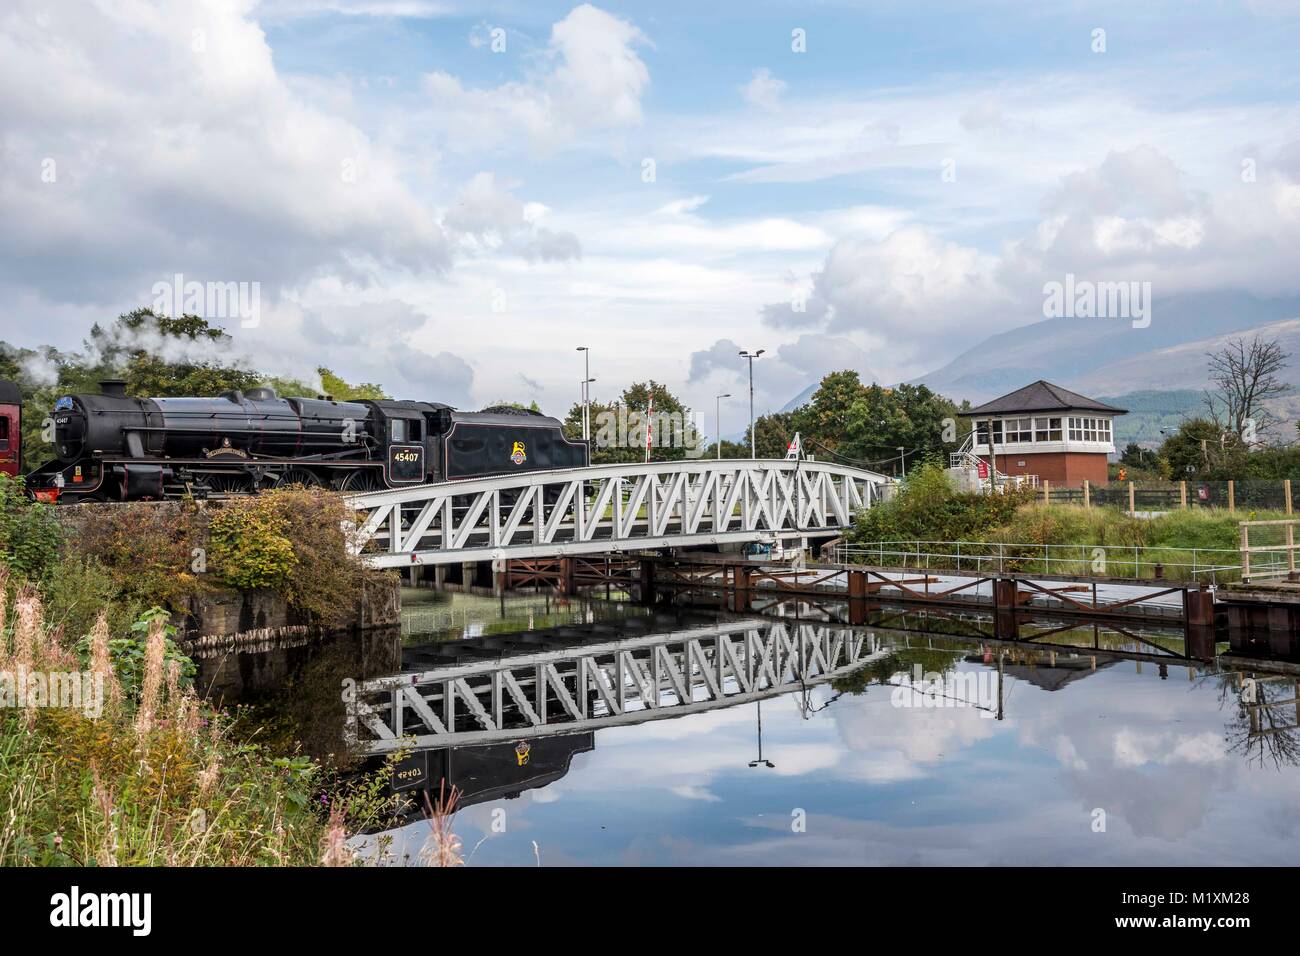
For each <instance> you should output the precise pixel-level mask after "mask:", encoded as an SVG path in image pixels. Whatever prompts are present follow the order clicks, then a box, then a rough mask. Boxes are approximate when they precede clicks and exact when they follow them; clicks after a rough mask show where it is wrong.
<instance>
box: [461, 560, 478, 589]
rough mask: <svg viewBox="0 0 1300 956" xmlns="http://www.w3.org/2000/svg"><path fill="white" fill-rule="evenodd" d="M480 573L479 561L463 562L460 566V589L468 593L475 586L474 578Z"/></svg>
mask: <svg viewBox="0 0 1300 956" xmlns="http://www.w3.org/2000/svg"><path fill="white" fill-rule="evenodd" d="M477 573H478V562H477V561H462V562H461V564H460V587H461V590H463V591H468V590H469V589H470V588H472V587H473V586H474V576H475V574H477Z"/></svg>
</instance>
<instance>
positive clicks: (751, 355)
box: [740, 349, 767, 458]
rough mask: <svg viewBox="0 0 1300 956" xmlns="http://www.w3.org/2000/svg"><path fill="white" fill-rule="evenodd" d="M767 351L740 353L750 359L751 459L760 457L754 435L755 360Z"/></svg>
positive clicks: (742, 356)
mask: <svg viewBox="0 0 1300 956" xmlns="http://www.w3.org/2000/svg"><path fill="white" fill-rule="evenodd" d="M766 351H767V349H759V350H758V351H756V352H748V351H744V352H741V353H740V357H741V358H744V359H749V457H750V458H757V457H758V451H757V448H758V442H757V436H756V435H755V434H754V359H756V358H758V357H759V356H760V355H762V354H763V353H764V352H766Z"/></svg>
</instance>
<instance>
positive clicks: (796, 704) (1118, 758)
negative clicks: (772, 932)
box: [207, 591, 1300, 866]
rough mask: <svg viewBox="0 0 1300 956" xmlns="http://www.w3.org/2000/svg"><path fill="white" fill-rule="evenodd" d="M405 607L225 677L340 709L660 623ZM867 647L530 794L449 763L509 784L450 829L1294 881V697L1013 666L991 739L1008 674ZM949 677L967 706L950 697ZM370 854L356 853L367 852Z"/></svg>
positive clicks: (882, 633) (424, 832) (430, 604)
mask: <svg viewBox="0 0 1300 956" xmlns="http://www.w3.org/2000/svg"><path fill="white" fill-rule="evenodd" d="M403 600H404V609H405V610H404V616H405V621H404V624H403V627H402V632H401V634H400V636H394V637H392V638H390V640H391V641H393V642H400V645H401V647H400V648H396V649H392V648H389V649H386V650H383V651H382V652H376V651H375V650H374V648H369V649H364V650H363V651H356V650H349V651H348V652H347V653H346V654H343V655H342V657H341V663H340V660H335V659H334V658H331V657H330V656H329V655H328V654H323V653H322V652H319V651H308V650H298V651H292V652H290V653H291V655H292V654H297V655H298V657H292V656H291V657H290V658H289V659H287V660H282V661H281V660H279V659H277V661H278V663H276V664H275V665H274V666H271V665H269V664H267V663H266V662H262V661H256V662H254V661H241V662H238V663H234V664H232V662H231V661H229V660H226V661H223V662H222V667H223V668H224V670H223V673H226V674H228V675H229V674H243V675H249V674H255V673H256V672H257V670H258V668H261V667H265V668H267V669H268V670H269V671H273V672H274V673H275V674H277V675H281V674H286V673H287V674H289V675H291V677H292V679H293V681H294V682H295V686H296V687H299V688H303V687H308V686H312V685H313V684H314V685H318V686H319V687H321V688H322V690H323V693H324V694H325V695H326V696H327V697H329V698H331V699H332V700H337V693H336V690H335V689H336V688H337V687H338V682H337V681H338V676H339V673H340V668H342V670H344V671H348V672H349V673H358V668H361V667H362V663H363V662H362V658H364V670H365V672H366V673H369V674H375V673H393V672H395V671H396V670H397V669H399V668H400V667H401V666H402V665H401V663H400V658H401V657H402V655H403V654H405V656H406V658H407V666H408V667H409V666H411V664H410V662H411V659H412V654H413V653H414V651H413V649H414V648H416V647H426V646H428V645H433V644H439V643H443V642H474V641H481V640H483V639H485V638H489V637H490V638H492V640H494V641H497V640H501V639H504V640H505V641H507V642H508V641H510V640H513V639H515V638H519V639H521V640H522V639H526V638H527V636H528V635H530V634H535V633H536V632H538V631H542V630H545V629H548V628H556V627H574V626H581V625H594V626H595V627H596V628H598V629H600V630H601V631H602V633H604V634H606V635H608V634H609V633H611V632H613V633H616V632H617V631H618V629H619V628H620V627H629V628H632V627H635V628H639V629H640V630H641V632H643V631H644V629H645V628H646V627H647V626H650V619H649V617H648V615H649V612H648V611H647V610H646V609H644V608H641V607H638V606H636V605H635V604H631V603H621V602H619V601H617V600H613V601H602V600H579V599H573V600H567V599H563V598H556V597H553V596H540V595H539V596H518V597H511V598H509V599H506V600H500V599H493V598H485V597H477V596H471V595H461V594H444V593H436V592H432V591H407V592H405V593H404V595H403ZM660 617H661V618H662V615H660ZM694 623H698V619H696V620H695V621H694ZM656 626H657V627H659V628H662V627H663V626H664V625H663V623H662V620H660V621H659V622H658V624H657V625H656ZM875 639H876V640H877V641H878V642H879V643H880V645H881V646H883V647H885V648H887V649H889V650H890V656H889V657H888V658H887V659H886V661H885V662H884V663H881V664H877V665H876V666H874V667H873V668H871V669H870V670H869V671H866V672H859V673H857V674H855V675H853V676H851V677H847V678H843V679H840V680H837V681H836V682H834V683H832V684H823V685H819V686H814V687H810V688H807V689H806V690H802V691H796V692H794V693H791V694H786V695H784V696H780V697H776V698H772V699H769V700H766V701H764V702H762V703H761V704H755V703H747V704H741V705H736V706H731V707H723V708H721V709H716V710H711V711H707V712H704V713H698V714H691V715H686V716H680V717H674V718H671V719H662V720H657V721H651V722H646V723H641V724H636V725H631V726H620V727H608V728H603V729H598V730H596V731H594V732H593V733H588V734H581V735H575V734H569V735H561V736H557V737H550V738H546V737H536V738H533V739H532V746H533V751H532V764H533V766H532V770H533V776H532V777H531V778H528V779H526V780H524V781H523V782H522V783H521V782H519V781H520V780H521V779H522V778H521V777H520V774H519V773H516V772H515V771H514V768H513V765H514V764H515V762H516V757H515V753H514V749H513V745H498V746H496V747H495V748H479V749H478V750H477V751H475V752H474V753H472V754H471V753H469V752H468V751H466V752H465V753H464V754H459V755H458V754H453V755H452V759H453V760H454V761H457V766H460V767H462V768H465V767H469V766H471V765H472V766H473V767H474V768H475V770H476V772H477V779H478V780H479V781H480V783H482V781H484V780H488V781H490V780H491V779H493V778H494V774H496V773H497V772H498V771H500V773H501V774H502V778H503V779H506V780H510V779H511V778H512V777H513V779H514V781H515V782H514V783H511V784H508V785H505V786H502V787H499V788H497V789H492V788H490V787H486V786H480V787H479V788H478V792H473V790H474V788H473V787H470V788H469V791H467V794H466V799H465V805H464V806H463V807H462V808H461V809H460V811H459V812H458V813H457V814H456V816H455V819H454V828H455V832H456V833H457V835H458V836H459V837H460V839H461V841H462V843H463V845H464V850H465V853H466V855H468V856H469V857H470V859H469V862H470V864H471V865H476V866H477V865H514V866H535V865H537V863H538V862H539V860H540V862H541V864H542V865H547V866H556V865H564V864H609V865H693V864H718V865H764V864H794V865H818V864H821V865H825V864H849V865H861V864H886V865H890V864H893V865H897V864H927V865H936V864H937V865H943V864H973V865H982V864H1029V865H1115V864H1119V865H1123V864H1145V865H1153V864H1155V865H1158V864H1206V865H1215V864H1245V865H1249V864H1257V865H1278V864H1294V862H1295V860H1296V859H1297V855H1298V852H1300V824H1298V823H1297V821H1300V767H1298V766H1297V762H1298V761H1300V733H1298V732H1297V731H1296V730H1295V726H1296V724H1297V723H1298V722H1300V711H1298V710H1297V707H1298V706H1300V705H1297V704H1295V703H1294V700H1293V699H1294V698H1295V697H1296V696H1297V693H1296V689H1297V688H1296V683H1295V678H1294V677H1285V678H1279V679H1274V680H1271V681H1269V682H1267V683H1264V684H1261V685H1259V693H1260V694H1261V695H1262V696H1263V697H1264V698H1265V699H1271V700H1275V701H1279V702H1282V701H1287V703H1279V704H1277V705H1273V706H1269V707H1266V708H1259V709H1257V710H1256V713H1257V717H1256V719H1255V721H1254V722H1253V724H1252V720H1251V711H1250V710H1249V709H1246V708H1243V706H1242V703H1241V692H1240V686H1239V681H1238V679H1237V678H1236V676H1235V675H1230V674H1222V673H1216V672H1213V671H1211V670H1207V669H1205V668H1198V669H1196V670H1195V671H1192V670H1190V669H1189V668H1188V667H1186V666H1181V665H1176V664H1168V665H1166V666H1164V667H1160V666H1158V665H1156V664H1155V663H1152V662H1144V663H1140V664H1139V663H1137V662H1135V661H1131V660H1114V659H1111V658H1105V657H1101V658H1098V659H1096V661H1095V662H1094V660H1093V658H1092V657H1090V656H1089V653H1088V652H1087V651H1086V650H1084V651H1081V652H1080V653H1078V654H1066V653H1060V654H1058V655H1057V656H1056V657H1055V658H1048V657H1047V656H1046V655H1045V654H1035V653H1030V652H1025V651H1023V650H1019V651H1013V652H1008V653H1006V654H1004V655H1003V657H1002V661H1001V664H1002V667H1001V672H1002V676H1001V687H1000V699H1001V707H1000V710H1001V718H1000V719H999V718H998V716H997V713H998V710H999V707H998V699H999V687H998V670H999V668H998V659H997V658H998V651H997V650H995V649H993V648H990V647H989V646H987V645H981V644H980V643H978V642H971V641H953V640H952V639H951V638H945V637H943V636H942V635H936V636H933V637H931V636H927V635H926V634H924V633H917V632H915V631H913V632H911V633H906V634H905V633H901V632H897V631H891V630H884V629H881V630H878V631H877V632H875ZM494 646H496V645H494ZM335 656H336V657H337V656H338V655H335ZM917 663H919V664H921V665H922V668H923V670H930V671H943V672H944V673H945V675H946V676H947V678H948V679H949V681H950V685H949V686H948V690H954V693H953V694H950V695H949V697H943V698H938V699H937V701H938V703H941V704H943V705H944V706H934V704H935V703H936V699H935V698H931V699H930V701H929V706H926V705H925V703H926V702H925V701H922V700H920V699H919V698H918V697H916V696H913V695H911V694H909V693H907V692H905V691H902V690H900V689H899V688H898V687H897V686H895V685H897V684H901V683H905V682H906V681H907V680H908V679H909V677H911V675H912V668H913V666H914V665H915V664H917ZM1094 665H1095V666H1094ZM212 666H213V665H212V664H211V662H209V663H208V665H207V668H208V670H209V671H210V670H211V669H212ZM349 669H350V670H349ZM304 673H306V674H314V676H313V677H310V678H308V677H304V676H303V675H304ZM958 675H961V680H962V681H964V682H965V683H963V684H957V683H955V682H953V678H954V677H957V676H958ZM967 675H971V676H967ZM882 681H883V682H887V683H882ZM232 686H234V685H233V684H232ZM963 688H964V689H963ZM951 697H957V698H960V700H952V699H950V698H951ZM760 708H761V711H760ZM292 709H293V710H294V711H295V713H294V714H293V719H294V720H295V721H296V723H297V727H298V731H297V733H298V735H299V737H300V739H302V740H304V741H306V742H308V745H309V748H310V741H311V740H313V739H314V740H324V741H329V742H332V741H334V740H337V736H338V728H339V721H340V711H339V709H338V707H336V706H328V707H326V706H322V705H308V704H306V703H304V702H303V700H302V699H301V698H298V699H297V700H296V703H295V704H294V706H293V708H292ZM760 719H761V748H762V750H761V760H760V751H759V748H760V729H759V728H760ZM330 745H331V746H332V743H331V744H330ZM462 758H463V759H462ZM506 794H512V796H510V797H507V796H506ZM428 835H429V825H428V823H427V822H425V821H424V820H421V819H417V820H415V821H414V822H412V823H410V824H408V825H406V826H402V827H398V828H396V829H394V830H391V831H388V832H387V833H386V834H384V835H382V836H384V837H387V838H391V846H390V848H389V853H388V856H389V859H390V860H395V861H397V862H402V861H408V862H413V861H414V860H415V859H417V858H418V856H419V852H420V848H421V846H422V845H423V844H424V843H425V841H426V839H427V837H428ZM375 840H376V837H368V838H364V839H363V843H364V845H365V846H367V847H369V848H371V849H373V847H374V845H375ZM386 842H387V841H386Z"/></svg>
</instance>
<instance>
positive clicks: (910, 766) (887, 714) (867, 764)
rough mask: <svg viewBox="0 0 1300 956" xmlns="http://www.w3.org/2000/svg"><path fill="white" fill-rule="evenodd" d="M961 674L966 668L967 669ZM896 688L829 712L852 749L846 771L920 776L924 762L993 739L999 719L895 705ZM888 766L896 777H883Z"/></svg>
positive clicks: (869, 776)
mask: <svg viewBox="0 0 1300 956" xmlns="http://www.w3.org/2000/svg"><path fill="white" fill-rule="evenodd" d="M961 670H963V671H964V670H965V669H964V668H962V669H961ZM891 691H892V688H889V687H874V686H873V687H871V688H869V689H868V691H867V692H866V694H864V695H860V696H856V697H843V698H841V699H840V700H839V701H838V702H837V703H836V704H835V706H834V707H833V708H831V709H830V711H829V713H831V715H832V719H833V720H834V722H835V724H836V726H837V727H838V728H839V732H840V738H841V739H842V740H843V741H844V745H845V747H847V748H848V750H849V757H848V759H847V760H846V762H845V766H844V769H845V771H847V772H848V774H849V775H850V776H855V777H859V778H861V779H866V780H890V779H905V778H908V777H919V776H923V775H924V773H925V767H924V766H923V765H925V764H932V763H936V762H938V761H940V760H943V759H944V758H945V757H948V756H951V755H953V754H955V753H957V752H958V751H960V750H962V749H964V748H966V747H969V746H971V745H972V744H975V743H978V742H979V741H981V740H985V739H987V738H990V737H992V736H994V735H995V734H997V733H998V730H999V728H998V724H997V721H995V720H992V719H991V718H989V717H988V716H986V715H987V711H983V710H980V709H978V708H976V707H959V706H951V707H948V706H944V707H916V706H913V707H895V706H894V705H893V704H892V703H891V700H890V694H891ZM884 768H892V773H888V774H882V773H881V771H882V769H884Z"/></svg>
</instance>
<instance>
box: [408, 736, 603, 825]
mask: <svg viewBox="0 0 1300 956" xmlns="http://www.w3.org/2000/svg"><path fill="white" fill-rule="evenodd" d="M595 749H596V735H595V733H593V732H592V731H586V732H585V733H580V734H559V735H556V736H554V737H534V738H531V739H528V738H525V739H520V740H517V741H513V742H511V743H500V744H481V745H479V746H467V747H444V748H440V749H436V750H416V751H413V752H412V753H410V754H408V755H407V756H406V757H404V758H403V759H402V760H400V761H399V762H398V763H397V764H395V765H394V766H393V768H392V776H391V778H390V789H391V790H392V791H393V792H395V793H406V794H407V795H408V796H410V797H412V798H413V800H414V803H413V805H411V806H410V807H409V808H408V810H409V815H410V816H412V817H417V816H419V815H420V814H421V813H422V811H423V810H425V809H427V808H428V807H429V806H432V805H433V804H435V803H437V801H438V799H439V797H441V796H448V795H450V791H451V788H452V787H455V788H456V791H457V800H456V806H457V807H462V808H463V807H469V806H473V805H475V804H478V803H490V802H492V801H494V800H513V799H515V798H516V797H518V796H519V795H520V794H522V793H523V792H524V791H525V790H540V789H541V788H543V787H546V786H549V785H550V784H552V783H555V782H556V781H557V780H559V779H560V778H562V777H563V776H564V775H565V774H567V773H568V772H569V769H570V765H571V763H572V761H573V758H574V757H575V756H576V755H577V754H580V753H587V752H589V751H592V750H595Z"/></svg>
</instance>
